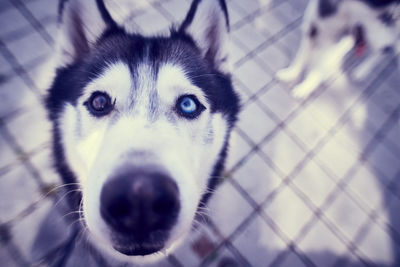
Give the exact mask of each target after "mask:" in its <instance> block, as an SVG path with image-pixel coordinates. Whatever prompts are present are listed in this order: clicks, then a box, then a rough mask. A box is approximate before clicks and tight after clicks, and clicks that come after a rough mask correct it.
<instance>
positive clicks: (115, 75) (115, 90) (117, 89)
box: [83, 61, 132, 101]
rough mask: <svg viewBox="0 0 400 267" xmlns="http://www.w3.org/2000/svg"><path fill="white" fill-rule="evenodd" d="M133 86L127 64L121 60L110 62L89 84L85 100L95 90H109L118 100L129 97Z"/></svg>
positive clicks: (84, 96)
mask: <svg viewBox="0 0 400 267" xmlns="http://www.w3.org/2000/svg"><path fill="white" fill-rule="evenodd" d="M131 87H132V75H131V72H130V70H129V67H128V65H127V64H125V63H123V62H121V61H119V62H116V63H110V64H109V65H108V66H107V67H106V68H105V70H104V71H103V72H102V74H101V75H99V77H98V78H96V79H94V80H93V81H92V82H90V83H89V84H88V86H87V87H86V90H85V92H84V95H83V101H85V100H86V99H88V98H89V97H90V95H91V94H92V93H93V92H95V91H102V92H107V93H108V94H109V95H110V96H111V97H112V98H116V97H118V98H117V101H121V100H122V99H128V98H129V92H130V88H131Z"/></svg>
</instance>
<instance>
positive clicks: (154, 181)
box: [100, 169, 180, 242]
mask: <svg viewBox="0 0 400 267" xmlns="http://www.w3.org/2000/svg"><path fill="white" fill-rule="evenodd" d="M100 198H101V199H100V201H101V205H100V213H101V216H102V217H103V219H104V220H105V222H106V223H107V224H108V225H109V226H110V227H111V228H112V230H113V231H114V232H117V233H120V234H124V235H129V236H132V237H133V238H134V239H135V240H136V241H139V242H140V241H143V240H146V239H148V238H149V236H150V234H151V233H154V232H155V231H158V230H161V231H166V230H169V229H170V228H171V227H172V225H173V224H174V222H175V221H176V218H177V215H178V212H179V209H180V204H179V190H178V187H177V185H176V183H175V182H174V181H173V180H172V179H171V178H170V177H169V176H168V175H166V174H163V173H161V172H150V171H143V170H136V169H130V170H128V171H125V172H124V173H122V174H119V175H118V176H117V177H113V178H111V179H110V180H109V182H107V183H106V184H105V185H104V186H103V189H102V192H101V196H100Z"/></svg>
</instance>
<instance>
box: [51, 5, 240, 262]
mask: <svg viewBox="0 0 400 267" xmlns="http://www.w3.org/2000/svg"><path fill="white" fill-rule="evenodd" d="M61 6H63V8H62V9H63V10H62V12H61V14H62V15H61V19H62V25H61V37H60V38H61V39H60V42H59V43H58V69H57V72H56V75H55V78H54V81H53V83H52V85H51V88H50V89H49V92H48V96H47V99H46V104H47V108H48V112H49V117H50V119H51V121H52V123H53V134H54V135H53V150H54V157H55V161H56V168H57V170H58V172H59V173H60V175H61V177H62V178H63V181H64V182H65V183H67V184H70V183H78V184H79V189H80V191H81V193H80V194H79V195H78V196H76V197H77V199H76V201H75V203H77V204H76V207H75V208H76V209H78V207H80V209H81V211H82V213H83V215H84V222H85V224H86V226H87V228H88V229H89V232H90V234H89V235H90V236H91V238H92V240H93V241H94V243H96V244H98V246H100V247H101V248H104V249H105V250H108V251H109V252H110V253H111V254H112V255H114V256H115V257H117V258H119V259H121V260H128V261H131V262H146V261H154V260H157V259H159V258H161V257H163V255H164V254H165V253H168V252H169V251H171V250H172V249H173V248H174V247H176V245H177V244H179V243H181V242H182V240H183V239H184V238H185V235H186V234H187V233H188V232H189V231H190V230H191V227H192V222H193V220H194V217H195V215H196V211H197V209H198V208H199V207H200V206H202V205H205V203H206V201H207V199H208V198H209V196H210V193H209V192H211V191H212V190H213V189H214V188H215V186H216V185H217V183H218V181H219V178H218V177H220V175H221V171H222V168H223V166H224V161H225V157H226V155H227V149H228V140H229V136H230V131H231V129H232V127H233V126H234V123H235V121H236V118H237V113H238V111H239V100H238V97H237V95H236V93H235V91H234V90H233V87H232V83H231V78H230V74H229V68H228V66H229V64H228V53H227V41H228V31H229V20H228V12H227V7H226V3H225V1H224V0H194V1H193V3H192V5H191V7H190V9H189V11H188V13H187V16H186V18H185V19H184V21H183V22H182V23H181V24H180V25H179V26H178V27H176V28H175V29H172V30H171V31H170V33H169V35H168V36H153V37H148V36H143V35H140V34H137V33H128V32H127V31H126V30H125V28H124V27H125V26H124V25H120V24H118V23H117V22H116V20H114V19H113V17H112V16H111V15H110V14H111V12H108V10H107V2H103V1H102V0H91V1H89V0H82V1H79V0H69V1H64V2H63V4H62V5H61Z"/></svg>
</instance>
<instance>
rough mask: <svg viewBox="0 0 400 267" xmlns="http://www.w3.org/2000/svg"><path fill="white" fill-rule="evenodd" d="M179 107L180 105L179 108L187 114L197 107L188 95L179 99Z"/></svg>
mask: <svg viewBox="0 0 400 267" xmlns="http://www.w3.org/2000/svg"><path fill="white" fill-rule="evenodd" d="M180 107H181V110H182V111H183V112H184V113H187V114H191V113H193V112H195V111H196V109H197V105H196V102H194V100H193V99H192V98H190V97H188V96H185V97H184V98H183V99H182V100H181V104H180Z"/></svg>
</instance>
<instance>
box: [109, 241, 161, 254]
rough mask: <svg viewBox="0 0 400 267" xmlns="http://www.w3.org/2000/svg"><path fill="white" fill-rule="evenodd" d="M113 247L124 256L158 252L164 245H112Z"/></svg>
mask: <svg viewBox="0 0 400 267" xmlns="http://www.w3.org/2000/svg"><path fill="white" fill-rule="evenodd" d="M113 248H114V249H115V250H116V251H117V252H119V253H121V254H124V255H126V256H148V255H155V254H157V253H160V252H161V250H162V249H163V248H164V245H140V244H133V245H122V246H121V245H113Z"/></svg>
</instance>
